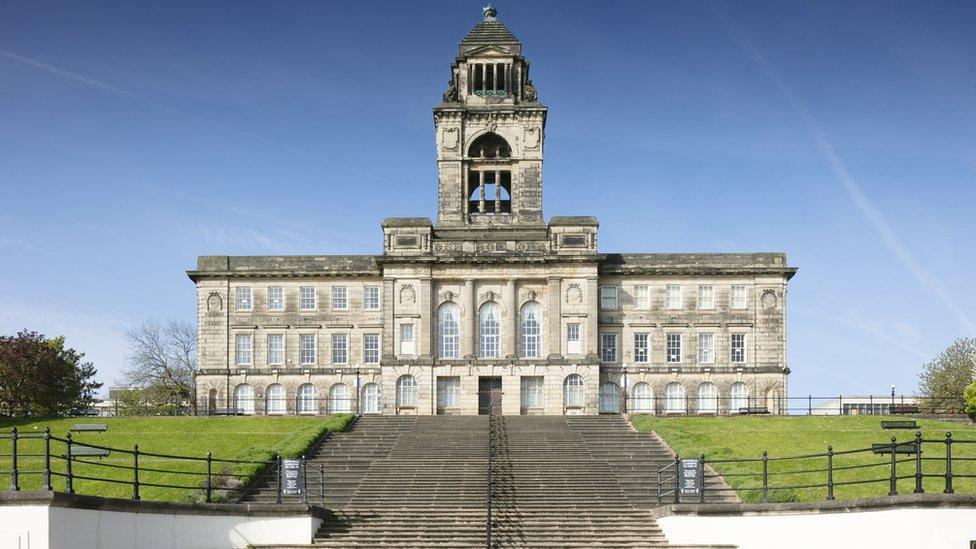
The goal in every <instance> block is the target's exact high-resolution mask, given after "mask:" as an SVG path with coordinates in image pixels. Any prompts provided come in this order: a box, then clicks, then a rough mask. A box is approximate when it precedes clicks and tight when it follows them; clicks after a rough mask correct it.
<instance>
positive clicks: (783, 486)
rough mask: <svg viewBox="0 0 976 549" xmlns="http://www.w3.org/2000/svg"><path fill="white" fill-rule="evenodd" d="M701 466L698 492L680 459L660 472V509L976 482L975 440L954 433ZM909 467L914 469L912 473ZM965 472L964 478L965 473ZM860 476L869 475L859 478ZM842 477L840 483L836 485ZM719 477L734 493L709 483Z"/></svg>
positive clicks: (951, 488) (946, 489)
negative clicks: (904, 484)
mask: <svg viewBox="0 0 976 549" xmlns="http://www.w3.org/2000/svg"><path fill="white" fill-rule="evenodd" d="M955 445H964V446H965V448H966V452H965V455H959V453H958V452H957V453H956V454H954V452H953V447H954V446H955ZM926 453H930V454H935V455H931V456H930V455H926ZM838 460H840V461H841V463H840V464H838V463H837V462H838ZM697 461H698V469H697V471H698V473H697V474H699V475H701V476H700V478H699V479H698V483H697V491H696V490H690V491H689V490H684V489H683V488H685V487H687V486H689V485H690V486H694V485H695V483H689V482H688V479H687V478H683V477H682V470H683V463H682V462H683V460H682V459H681V458H680V457H679V456H675V458H674V460H673V461H671V462H669V463H668V464H666V465H663V466H660V467H658V469H657V481H656V495H657V502H658V504H659V505H661V504H665V503H672V502H673V503H706V502H720V501H722V500H723V499H725V500H726V501H727V499H728V498H722V497H712V498H709V499H706V492H707V494H708V495H711V496H722V495H725V496H729V495H732V494H731V493H735V494H738V495H739V496H744V497H743V499H747V500H758V502H761V503H768V502H770V501H789V500H792V499H794V498H796V497H797V493H798V492H800V491H803V492H805V493H807V494H809V493H811V492H818V493H820V494H822V496H821V497H823V499H826V500H833V499H835V497H836V496H835V490H836V489H837V488H840V487H853V486H857V485H877V486H878V488H879V489H878V490H877V492H878V493H876V494H873V495H875V496H880V495H888V496H897V495H899V484H898V483H899V481H904V480H911V481H912V492H913V493H916V494H921V493H925V482H924V480H925V479H937V480H938V483H937V484H938V488H941V491H942V493H946V494H951V493H955V492H956V490H957V485H956V480H958V479H976V440H960V439H955V438H953V437H952V433H951V432H950V433H946V435H945V438H924V437H923V436H922V433H921V432H920V431H919V432H917V433H916V434H915V437H914V438H912V439H908V440H903V441H898V440H897V438H896V437H891V440H890V442H885V443H878V444H873V445H871V447H867V448H856V449H852V450H834V448H833V446H828V447H827V451H826V452H824V453H815V454H803V455H793V456H776V457H771V456H770V455H769V454H768V452H765V451H764V452H763V453H762V455H761V456H760V457H756V458H727V459H708V460H706V457H705V455H704V454H702V455H700V456H698V458H697ZM904 464H911V465H908V467H910V469H909V470H908V471H906V470H905V465H904ZM706 466H711V467H712V469H714V470H716V471H718V470H724V472H722V473H721V475H719V473H717V472H713V471H707V468H706ZM899 466H901V470H900V471H899ZM960 468H962V470H964V471H965V472H963V473H960V472H959V470H960ZM861 471H866V472H867V474H859V473H860V472H861ZM875 471H877V472H875ZM838 475H841V476H842V479H841V480H838V479H837V476H838ZM719 476H721V477H722V478H723V479H724V480H725V481H726V482H728V483H729V485H731V487H725V486H724V485H721V484H718V483H715V484H712V485H709V484H708V483H707V482H706V481H707V480H710V479H717V478H718V477H719ZM821 479H822V480H821ZM930 489H931V484H930ZM966 489H967V490H968V491H971V492H973V493H976V484H973V483H968V484H967V486H966ZM689 494H691V495H689ZM805 499H809V498H805Z"/></svg>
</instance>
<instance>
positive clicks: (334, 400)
mask: <svg viewBox="0 0 976 549" xmlns="http://www.w3.org/2000/svg"><path fill="white" fill-rule="evenodd" d="M351 409H352V406H351V405H350V402H349V388H348V387H346V385H345V384H344V383H336V384H335V385H333V386H332V387H330V388H329V412H331V413H333V414H335V413H340V412H348V411H349V410H351Z"/></svg>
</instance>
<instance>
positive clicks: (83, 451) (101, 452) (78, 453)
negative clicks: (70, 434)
mask: <svg viewBox="0 0 976 549" xmlns="http://www.w3.org/2000/svg"><path fill="white" fill-rule="evenodd" d="M110 453H111V452H110V451H108V450H106V449H104V448H92V447H91V446H83V445H81V444H75V445H73V446H72V447H71V456H70V457H105V456H107V455H109V454H110Z"/></svg>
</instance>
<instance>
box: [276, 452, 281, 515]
mask: <svg viewBox="0 0 976 549" xmlns="http://www.w3.org/2000/svg"><path fill="white" fill-rule="evenodd" d="M275 468H276V469H277V470H278V483H277V484H278V487H277V489H276V492H277V494H276V496H275V503H281V455H280V454H275Z"/></svg>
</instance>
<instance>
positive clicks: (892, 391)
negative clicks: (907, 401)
mask: <svg viewBox="0 0 976 549" xmlns="http://www.w3.org/2000/svg"><path fill="white" fill-rule="evenodd" d="M891 405H892V406H894V405H895V386H894V385H892V386H891Z"/></svg>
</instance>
